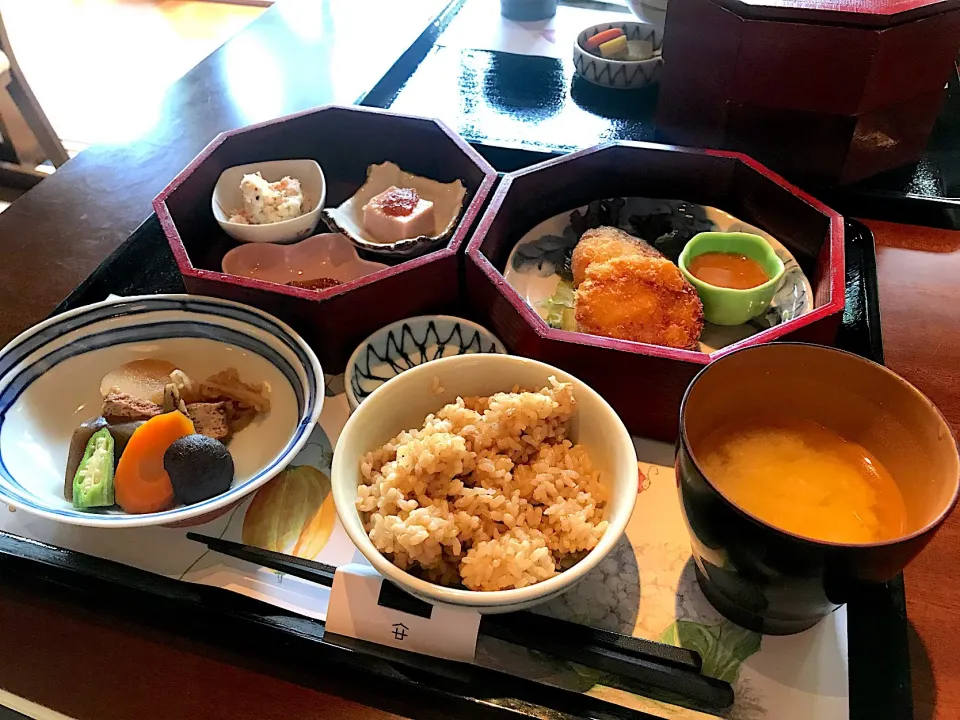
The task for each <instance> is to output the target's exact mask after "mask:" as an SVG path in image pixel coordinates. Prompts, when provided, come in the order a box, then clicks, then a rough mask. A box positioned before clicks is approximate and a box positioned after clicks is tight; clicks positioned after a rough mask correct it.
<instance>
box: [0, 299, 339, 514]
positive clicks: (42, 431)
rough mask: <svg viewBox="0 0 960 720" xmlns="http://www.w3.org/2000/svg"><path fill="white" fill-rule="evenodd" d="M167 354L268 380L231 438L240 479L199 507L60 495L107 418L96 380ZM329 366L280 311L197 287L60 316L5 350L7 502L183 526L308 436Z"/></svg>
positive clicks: (3, 470)
mask: <svg viewBox="0 0 960 720" xmlns="http://www.w3.org/2000/svg"><path fill="white" fill-rule="evenodd" d="M148 357H150V358H158V359H164V360H169V361H170V362H172V363H174V364H175V365H177V366H178V367H180V368H181V369H182V370H183V371H184V372H186V373H187V375H189V376H191V377H195V378H201V379H202V378H205V377H208V376H209V375H212V374H214V373H216V372H219V371H221V370H224V369H226V368H230V367H233V368H236V369H237V371H238V372H239V373H240V378H241V379H242V380H244V381H246V382H253V383H260V382H266V383H267V384H268V386H269V391H270V395H269V397H270V402H271V408H270V411H269V412H268V413H266V414H264V415H261V416H259V417H258V418H257V419H256V420H255V421H254V422H253V423H252V424H251V425H250V426H248V427H246V428H244V429H243V430H242V431H240V432H239V433H237V434H236V435H235V436H234V437H233V439H232V440H231V442H230V445H229V449H230V453H231V455H232V456H233V460H234V466H235V471H236V476H235V479H234V482H233V485H232V487H231V488H230V489H229V490H227V491H226V492H225V493H223V494H221V495H218V496H216V497H214V498H211V499H209V500H205V501H203V502H199V503H196V504H194V505H188V506H179V507H176V508H173V509H171V510H165V511H163V512H156V513H148V514H144V515H129V514H127V513H124V512H122V511H121V510H119V509H111V510H105V511H101V512H86V511H83V510H77V509H74V508H73V506H72V504H71V503H70V502H68V501H67V500H65V499H64V497H63V482H64V471H65V466H66V461H67V451H68V448H69V445H70V438H71V435H72V434H73V431H74V429H75V428H76V427H77V426H78V425H79V424H80V423H81V422H83V421H84V420H87V419H88V418H91V417H96V416H97V415H99V414H100V406H101V402H102V398H101V395H100V380H101V379H102V378H103V376H104V375H105V374H106V373H107V372H108V371H110V370H112V369H114V368H116V367H118V366H119V365H122V364H123V363H126V362H129V361H131V360H136V359H140V358H148ZM323 387H324V385H323V372H322V370H321V369H320V363H319V362H318V361H317V357H316V355H314V353H313V351H312V350H311V349H310V347H309V346H308V345H307V344H306V343H305V342H304V341H303V340H301V339H300V337H299V336H298V335H297V334H296V333H295V332H294V331H293V330H291V329H290V328H289V327H288V326H287V325H285V324H284V323H282V322H280V321H279V320H277V319H276V318H274V317H272V316H270V315H267V314H266V313H263V312H260V311H259V310H256V309H254V308H251V307H248V306H246V305H241V304H239V303H234V302H229V301H226V300H218V299H215V298H208V297H201V296H192V295H149V296H140V297H129V298H114V299H110V300H106V301H104V302H101V303H96V304H95V305H89V306H86V307H82V308H78V309H76V310H72V311H70V312H66V313H64V314H62V315H57V316H56V317H54V318H51V319H49V320H47V321H45V322H42V323H40V324H39V325H36V326H35V327H33V328H31V329H30V330H27V331H26V332H24V333H23V334H21V335H20V336H19V337H17V338H16V339H14V340H13V341H12V342H11V343H10V344H9V345H7V346H6V347H5V348H4V349H3V350H2V351H0V502H3V503H6V504H7V505H9V506H11V507H14V508H17V509H19V510H25V511H27V512H30V513H34V514H36V515H40V516H42V517H45V518H49V519H51V520H56V521H59V522H64V523H70V524H75V525H89V526H93V527H105V528H120V527H138V526H144V525H160V524H168V523H178V522H182V521H185V520H190V519H192V518H197V517H200V516H203V515H207V514H210V513H214V512H216V511H217V510H220V509H222V508H225V507H227V506H229V505H230V504H232V503H235V502H236V501H238V500H239V499H240V498H242V497H243V496H244V495H246V494H247V493H249V492H251V491H253V490H255V489H256V488H257V487H259V486H260V485H263V484H264V483H265V482H267V481H268V480H269V479H270V478H272V477H273V476H274V475H276V474H277V473H278V472H280V471H281V470H282V469H283V468H284V467H285V466H286V465H287V464H288V463H289V462H290V461H291V460H292V459H293V458H294V457H295V456H296V454H297V453H298V452H299V450H300V449H301V448H302V447H303V446H304V444H305V443H306V442H307V439H308V438H309V436H310V432H311V431H312V430H313V426H314V425H315V423H316V422H317V418H319V416H320V410H321V408H322V406H323Z"/></svg>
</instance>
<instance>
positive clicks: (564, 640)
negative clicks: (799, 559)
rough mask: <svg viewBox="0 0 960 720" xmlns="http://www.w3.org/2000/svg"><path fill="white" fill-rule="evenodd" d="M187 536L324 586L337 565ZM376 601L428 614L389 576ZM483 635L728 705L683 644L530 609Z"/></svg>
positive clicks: (636, 683) (689, 702) (627, 680)
mask: <svg viewBox="0 0 960 720" xmlns="http://www.w3.org/2000/svg"><path fill="white" fill-rule="evenodd" d="M187 538H188V539H190V540H194V541H196V542H199V543H202V544H204V545H206V546H207V547H208V548H210V549H211V550H214V551H216V552H219V553H222V554H224V555H229V556H231V557H235V558H237V559H240V560H245V561H247V562H251V563H254V564H256V565H261V566H263V567H267V568H270V569H272V570H277V571H279V572H284V573H287V574H289V575H293V576H295V577H300V578H303V579H304V580H309V581H311V582H315V583H318V584H320V585H325V586H327V587H330V586H331V585H332V584H333V577H334V575H335V573H336V568H335V567H333V566H331V565H326V564H324V563H319V562H315V561H312V560H305V559H304V558H297V557H292V556H290V555H284V554H283V553H278V552H274V551H272V550H263V549H261V548H256V547H252V546H249V545H245V544H243V543H236V542H233V541H231V540H222V539H220V538H214V537H209V536H206V535H201V534H198V533H193V532H188V533H187ZM401 600H402V602H401ZM380 603H381V604H382V605H385V606H387V607H391V608H393V609H398V610H402V611H404V612H412V613H415V614H423V612H422V611H425V612H426V617H429V608H430V605H429V603H426V602H425V601H423V600H419V599H418V598H414V597H413V596H412V595H409V594H407V593H406V592H405V591H403V590H401V589H400V588H399V587H397V586H396V585H394V584H393V583H390V582H389V581H388V580H384V581H383V585H382V590H381V596H380ZM421 605H422V606H424V607H423V608H421V607H420V606H421ZM480 633H482V634H484V635H487V636H489V637H493V638H497V639H499V640H503V641H506V642H510V643H514V644H518V645H522V646H525V647H528V648H531V649H533V650H537V651H539V652H543V653H546V654H548V655H553V656H555V657H558V658H561V659H564V660H568V661H570V662H575V663H578V664H580V665H584V666H586V667H591V668H594V669H596V670H601V671H603V672H606V673H610V674H612V675H614V676H615V677H616V678H617V679H619V680H620V681H621V682H620V684H621V685H622V686H624V687H626V688H627V689H629V690H631V691H632V692H639V693H640V694H643V695H649V696H652V697H656V698H658V699H666V700H668V701H669V702H672V703H674V704H678V705H683V706H685V707H689V708H692V709H695V710H700V711H702V712H709V713H716V712H718V711H722V710H726V709H727V708H729V707H730V706H731V705H733V699H734V697H733V688H732V687H731V686H730V684H729V683H726V682H723V681H720V680H716V679H714V678H711V677H708V676H705V675H702V674H701V673H700V670H701V667H702V660H701V658H700V655H699V654H698V653H695V652H693V651H690V650H686V649H683V648H676V647H674V646H672V645H666V644H664V643H657V642H653V641H650V640H643V639H641V638H634V637H630V636H626V635H621V634H620V633H613V632H609V631H606V630H597V629H594V628H588V627H586V626H583V625H578V624H576V623H571V622H567V621H565V620H557V619H555V618H550V617H546V616H542V615H536V614H534V613H530V612H516V613H510V614H504V615H484V616H483V618H482V619H481V622H480Z"/></svg>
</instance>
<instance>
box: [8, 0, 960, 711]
mask: <svg viewBox="0 0 960 720" xmlns="http://www.w3.org/2000/svg"><path fill="white" fill-rule="evenodd" d="M321 4H322V5H326V4H327V3H321ZM308 5H309V3H307V4H303V3H301V4H300V5H288V6H286V7H284V6H283V3H281V5H280V6H279V7H275V8H273V9H271V10H269V11H267V12H266V13H265V14H264V16H263V17H262V18H261V19H260V20H258V21H257V22H255V23H253V25H251V26H250V27H249V28H248V29H247V30H246V31H245V33H244V36H243V38H244V42H245V43H246V46H247V47H258V46H259V47H260V48H261V49H263V48H266V49H267V51H269V52H270V53H273V54H274V55H275V56H276V57H278V58H280V59H281V60H282V59H283V58H291V59H292V58H297V59H298V61H299V62H300V63H301V66H303V67H306V68H308V69H307V70H306V71H305V72H306V74H307V76H308V78H307V81H305V84H306V85H310V88H309V89H307V88H306V87H304V84H301V85H298V86H297V87H296V88H294V89H290V88H287V91H286V94H285V95H284V99H283V102H281V103H280V104H278V105H277V106H275V107H272V108H270V109H269V112H270V113H272V114H274V115H279V114H283V113H285V112H291V111H294V110H299V109H303V108H305V107H311V106H313V105H317V104H321V103H324V102H331V101H333V102H342V103H350V102H353V101H354V100H355V99H356V97H358V96H359V95H360V94H362V92H364V91H365V90H366V89H368V88H369V87H370V86H371V85H372V84H373V82H375V80H376V78H377V77H379V75H380V74H382V73H383V72H385V71H386V69H387V68H388V67H389V66H390V63H391V62H392V60H391V59H390V54H389V53H387V54H386V55H385V57H384V59H382V60H378V61H372V60H371V61H369V62H368V64H367V66H364V67H363V68H360V69H359V70H356V69H355V73H354V76H352V79H343V80H338V81H337V82H336V83H330V82H329V78H326V79H324V78H319V77H313V75H312V74H315V73H317V72H319V71H318V70H316V68H315V67H314V65H313V64H312V63H313V62H319V61H322V62H325V63H337V62H340V61H342V60H343V57H345V56H343V57H342V56H341V55H342V53H346V52H347V49H344V48H340V47H339V46H334V47H331V45H330V43H329V42H328V39H329V37H330V35H329V34H324V32H322V29H323V28H321V29H320V30H318V29H317V28H316V27H314V28H313V30H312V31H311V32H310V33H305V32H303V28H302V18H301V17H300V16H298V12H303V13H308V12H314V13H315V9H314V10H310V9H309V8H308V7H306V6H308ZM345 5H352V6H353V11H352V12H351V13H347V12H344V13H343V14H342V15H337V16H336V17H334V16H333V15H331V16H330V17H328V18H326V19H324V18H322V17H321V18H320V19H319V21H318V20H316V18H314V21H315V22H320V24H321V25H323V23H324V22H328V23H330V24H331V28H330V29H331V30H332V29H334V26H335V28H336V29H338V30H340V31H343V29H344V27H345V26H349V27H353V26H354V25H355V26H356V27H353V32H354V34H356V33H357V32H359V29H358V28H362V27H363V18H364V17H365V15H366V16H369V15H370V14H371V13H378V14H379V16H380V17H381V19H382V20H383V18H384V17H385V16H386V20H385V21H388V22H391V23H392V26H393V27H394V28H395V34H396V37H395V38H391V39H390V40H388V42H389V43H393V45H394V46H395V47H394V48H393V50H392V52H393V53H394V55H393V57H395V56H396V55H398V54H399V53H400V52H401V51H402V49H403V48H404V47H406V46H407V45H409V43H410V42H411V41H412V39H413V37H415V36H416V35H417V34H418V33H419V32H420V29H422V28H423V27H424V25H425V23H426V21H427V20H428V19H429V16H430V13H432V12H435V10H436V8H438V7H441V6H442V5H443V2H442V1H441V0H437V2H436V3H434V4H433V6H430V3H422V4H418V5H417V11H416V12H418V13H420V15H418V16H416V17H410V13H411V11H407V12H402V11H400V10H399V9H398V7H399V6H405V5H406V4H405V3H391V2H387V1H386V0H354V1H353V2H352V3H347V4H345ZM297 7H300V8H301V10H297V9H296V8H297ZM291 8H293V9H291ZM281 9H282V11H281ZM338 12H339V11H338ZM391 13H392V14H393V15H391ZM321 14H322V13H321ZM351 23H352V24H353V25H351ZM347 37H348V38H349V33H348V34H347ZM258 44H259V45H258ZM338 53H340V54H338ZM228 61H229V58H228V57H226V52H225V50H224V49H221V50H220V51H218V53H215V54H214V55H213V56H211V57H210V58H208V59H207V60H205V61H204V63H201V65H199V66H198V67H197V68H195V69H194V70H193V71H191V73H189V74H188V75H187V76H185V77H184V78H183V79H182V80H181V81H180V82H179V83H177V84H176V85H175V86H174V87H173V88H171V90H170V92H169V93H168V98H167V102H166V103H165V109H164V115H163V117H161V118H160V120H159V121H158V124H157V127H156V129H155V130H154V131H153V132H152V133H151V134H148V135H147V136H145V137H144V138H141V139H140V140H138V141H137V142H134V143H130V144H126V145H122V146H102V147H94V148H91V149H90V150H88V151H86V152H84V153H82V154H81V155H80V156H79V157H78V158H76V159H74V160H72V161H71V162H69V163H67V164H66V165H65V166H64V167H63V168H61V169H60V170H58V171H57V173H55V174H54V175H53V176H52V177H50V178H48V179H46V180H44V181H43V182H42V183H41V184H40V185H39V186H37V187H36V188H35V189H33V190H32V191H30V192H29V193H27V194H26V195H24V196H23V197H22V198H20V199H19V200H17V201H16V202H15V203H14V204H13V205H12V206H11V207H10V208H9V209H8V210H7V211H6V212H4V213H3V214H2V215H0V249H2V254H3V255H2V256H3V271H2V272H0V309H2V310H0V343H5V342H7V341H8V340H10V339H11V338H12V337H13V336H14V335H15V334H16V333H18V332H20V331H21V330H23V329H25V328H27V327H29V326H30V325H32V324H34V323H36V322H38V321H39V320H41V319H43V318H44V317H45V316H46V315H48V314H49V313H50V312H52V311H53V310H54V308H55V307H56V306H57V304H58V303H59V302H60V301H61V300H63V298H64V297H65V296H66V295H67V294H68V293H69V292H70V291H71V290H72V289H73V288H74V287H75V286H76V285H77V284H79V283H80V282H81V281H82V280H83V279H84V278H85V277H86V276H87V275H89V274H90V273H91V272H92V271H93V270H94V269H95V268H96V267H97V265H98V264H99V263H100V262H102V261H103V260H104V259H105V258H106V257H107V256H108V255H109V254H110V253H111V252H112V251H113V250H115V249H116V248H117V247H118V246H119V245H120V243H121V242H122V241H123V240H124V239H125V238H126V237H127V236H128V235H129V234H130V233H131V232H132V231H133V230H134V228H135V227H136V225H137V224H139V223H140V222H141V221H142V220H143V219H145V218H146V217H147V216H148V215H149V213H150V200H151V198H152V197H153V195H154V194H155V193H156V192H157V191H159V190H160V189H161V188H162V187H163V185H164V184H165V183H166V182H168V181H169V180H170V179H171V178H172V176H173V175H174V174H175V173H176V172H177V171H179V170H180V169H181V168H182V167H183V166H184V165H185V164H186V163H187V161H189V159H190V158H192V157H193V156H194V155H195V154H196V153H197V152H198V151H199V150H200V149H201V148H202V147H203V145H205V144H206V143H207V142H208V141H209V140H210V139H212V137H213V136H214V135H215V134H216V133H217V132H219V131H221V130H225V129H228V128H231V127H236V126H238V125H243V124H246V123H247V122H250V121H252V120H257V119H263V118H259V117H257V111H255V110H251V109H250V108H249V107H245V106H244V105H243V102H242V100H241V99H238V97H235V96H232V95H231V92H233V93H234V95H236V88H234V89H233V90H232V91H231V89H230V87H229V84H228V83H227V82H226V81H225V80H224V77H225V67H226V65H225V64H226V63H228ZM311 78H312V79H313V82H312V84H311ZM864 222H866V224H867V225H868V226H869V227H870V229H871V230H872V231H873V233H874V237H875V239H876V247H877V264H878V274H879V288H880V305H881V314H882V333H883V343H884V349H885V355H886V363H887V365H888V366H889V367H890V368H892V369H893V370H894V371H896V372H898V373H900V374H901V375H903V376H904V377H905V378H907V379H908V380H909V381H910V382H912V383H914V384H915V385H916V386H917V387H918V388H919V389H920V390H921V391H923V392H924V393H926V394H927V395H928V396H929V397H930V398H931V399H932V400H933V401H934V402H935V403H936V404H937V405H938V406H939V407H940V409H941V410H942V411H943V413H944V415H945V416H946V418H947V420H948V421H949V423H950V425H951V426H952V427H953V429H954V431H955V432H960V391H958V388H960V282H958V279H960V232H957V231H951V230H940V229H932V228H928V227H920V226H914V225H905V224H897V223H891V222H880V221H873V220H869V219H868V220H865V221H864ZM958 558H960V515H958V514H956V513H955V514H954V515H953V516H952V517H950V518H949V519H948V520H947V522H946V524H945V525H944V526H943V528H942V529H941V530H940V532H939V534H938V535H937V536H936V538H935V539H934V540H933V542H932V543H931V544H930V546H929V547H928V548H927V549H926V550H925V551H924V552H923V553H922V554H921V555H920V556H919V557H918V558H917V559H916V560H915V561H914V562H913V564H912V565H911V566H910V567H908V568H907V570H906V572H905V584H906V597H907V607H908V617H909V633H910V654H911V674H912V683H913V693H914V701H915V702H914V705H915V717H916V718H920V719H921V720H922V719H925V718H937V719H939V720H953V719H955V718H958V717H960V652H958V650H957V644H956V643H957V642H958V639H960V592H958V591H960V562H958ZM121 615H122V614H121ZM121 615H118V614H116V613H114V612H112V611H111V610H110V609H109V608H105V607H101V606H98V605H97V604H96V603H93V602H91V601H90V600H89V599H85V598H77V597H74V596H72V595H71V593H70V592H69V591H67V590H63V591H62V592H51V591H50V590H49V588H47V589H44V588H41V587H36V586H33V585H31V584H30V583H26V584H23V583H19V582H13V581H12V580H11V579H10V578H8V577H6V576H4V575H2V574H0V658H3V661H2V662H0V689H4V690H7V691H9V692H11V693H14V694H16V695H20V696H22V697H25V698H28V699H30V700H32V701H35V702H38V703H40V704H43V705H46V706H48V707H50V708H53V709H55V710H57V711H59V712H61V713H64V714H66V715H68V716H70V717H75V718H81V719H84V720H86V719H87V718H89V719H90V720H111V719H113V718H116V719H118V720H119V719H120V718H132V717H149V718H157V719H159V718H177V719H181V718H230V719H231V720H245V719H247V718H250V719H251V720H253V719H254V718H256V719H257V720H265V719H267V718H298V719H301V720H306V719H309V718H386V717H396V716H406V717H449V715H446V714H445V713H444V712H443V711H442V709H440V710H438V709H437V708H436V707H435V706H434V707H426V706H422V705H418V704H411V703H409V702H406V701H405V700H404V699H403V697H401V696H399V695H397V694H395V693H393V692H388V691H384V690H382V689H380V688H376V687H366V686H364V684H363V683H362V682H357V681H351V679H350V678H349V677H345V676H344V673H342V672H338V671H337V668H328V667H326V668H325V667H323V666H321V665H318V666H315V667H314V666H307V667H284V666H278V665H276V664H268V663H265V662H262V661H260V660H259V659H258V657H257V653H256V652H255V650H254V649H253V648H244V647H242V645H241V646H239V647H237V646H231V647H229V648H225V647H221V646H218V645H215V644H213V643H211V642H208V641H206V640H204V639H202V638H197V637H194V636H192V634H191V633H189V632H186V631H181V630H178V627H177V623H176V622H175V619H173V621H168V622H164V623H153V622H150V621H149V620H147V619H143V618H140V619H130V618H129V617H126V616H121ZM168 620H170V619H168ZM108 678H109V679H108Z"/></svg>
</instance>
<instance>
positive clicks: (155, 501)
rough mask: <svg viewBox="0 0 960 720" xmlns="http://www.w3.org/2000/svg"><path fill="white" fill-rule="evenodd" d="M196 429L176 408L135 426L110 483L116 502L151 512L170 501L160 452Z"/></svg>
mask: <svg viewBox="0 0 960 720" xmlns="http://www.w3.org/2000/svg"><path fill="white" fill-rule="evenodd" d="M194 432H195V430H194V427H193V423H192V422H190V419H189V418H188V417H187V416H186V415H183V414H182V413H179V412H176V411H174V412H171V413H166V414H164V415H157V416H156V417H153V418H150V419H149V420H147V421H146V422H145V423H144V424H143V425H141V426H140V427H138V428H137V429H136V430H135V431H134V433H133V435H131V436H130V442H128V443H127V447H126V448H124V450H123V455H121V456H120V462H119V463H118V464H117V471H116V473H115V474H114V478H113V484H114V486H115V489H116V498H117V504H118V505H119V506H120V507H122V508H123V509H124V510H126V511H127V512H128V513H137V514H139V513H150V512H157V511H159V510H165V509H167V508H168V507H170V506H171V505H173V502H174V501H173V485H171V484H170V476H169V475H167V471H166V470H164V469H163V454H164V453H165V452H166V451H167V448H168V447H170V446H171V445H172V444H173V443H174V441H175V440H179V439H180V438H182V437H185V436H187V435H193V434H194Z"/></svg>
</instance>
